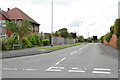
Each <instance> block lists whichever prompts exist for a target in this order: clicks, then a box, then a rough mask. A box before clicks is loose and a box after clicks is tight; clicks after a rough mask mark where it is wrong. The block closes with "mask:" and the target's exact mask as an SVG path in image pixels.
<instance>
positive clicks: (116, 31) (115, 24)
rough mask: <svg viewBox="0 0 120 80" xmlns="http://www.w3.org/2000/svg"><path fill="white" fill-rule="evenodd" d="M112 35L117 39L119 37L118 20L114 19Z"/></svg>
mask: <svg viewBox="0 0 120 80" xmlns="http://www.w3.org/2000/svg"><path fill="white" fill-rule="evenodd" d="M113 26H114V33H115V34H116V35H117V37H119V36H120V19H116V21H115V23H114V25H113Z"/></svg>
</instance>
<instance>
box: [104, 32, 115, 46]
mask: <svg viewBox="0 0 120 80" xmlns="http://www.w3.org/2000/svg"><path fill="white" fill-rule="evenodd" d="M116 41H117V35H115V34H112V37H111V39H110V42H107V41H106V40H104V41H103V43H104V44H107V45H111V46H114V47H116Z"/></svg>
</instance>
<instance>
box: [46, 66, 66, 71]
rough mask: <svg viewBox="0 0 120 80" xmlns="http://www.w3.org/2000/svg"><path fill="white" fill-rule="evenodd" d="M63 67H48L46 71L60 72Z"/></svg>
mask: <svg viewBox="0 0 120 80" xmlns="http://www.w3.org/2000/svg"><path fill="white" fill-rule="evenodd" d="M63 69H64V67H49V68H48V69H46V71H62V70H63Z"/></svg>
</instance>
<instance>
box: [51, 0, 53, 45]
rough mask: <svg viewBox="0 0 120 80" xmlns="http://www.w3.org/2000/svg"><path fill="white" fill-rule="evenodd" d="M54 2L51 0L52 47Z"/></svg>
mask: <svg viewBox="0 0 120 80" xmlns="http://www.w3.org/2000/svg"><path fill="white" fill-rule="evenodd" d="M52 34H53V0H51V47H53V35H52Z"/></svg>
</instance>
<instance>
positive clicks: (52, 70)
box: [46, 69, 62, 72]
mask: <svg viewBox="0 0 120 80" xmlns="http://www.w3.org/2000/svg"><path fill="white" fill-rule="evenodd" d="M46 71H58V72H60V71H62V70H54V69H50V70H47V69H46Z"/></svg>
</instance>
